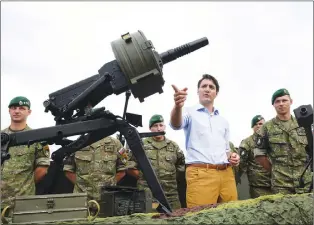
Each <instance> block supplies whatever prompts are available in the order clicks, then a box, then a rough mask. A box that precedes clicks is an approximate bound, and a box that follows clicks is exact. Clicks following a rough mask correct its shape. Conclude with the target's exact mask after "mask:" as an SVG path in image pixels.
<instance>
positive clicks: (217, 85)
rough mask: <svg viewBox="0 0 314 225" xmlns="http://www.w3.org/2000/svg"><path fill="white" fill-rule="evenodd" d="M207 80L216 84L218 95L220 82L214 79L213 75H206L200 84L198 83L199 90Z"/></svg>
mask: <svg viewBox="0 0 314 225" xmlns="http://www.w3.org/2000/svg"><path fill="white" fill-rule="evenodd" d="M205 79H207V80H211V81H213V83H214V84H215V86H216V90H217V93H218V92H219V84H218V81H217V80H216V78H215V77H213V76H212V75H209V74H204V75H203V77H202V79H200V80H199V81H198V83H197V89H198V88H200V85H201V83H202V81H203V80H205Z"/></svg>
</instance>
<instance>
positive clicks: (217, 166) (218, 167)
mask: <svg viewBox="0 0 314 225" xmlns="http://www.w3.org/2000/svg"><path fill="white" fill-rule="evenodd" d="M187 166H193V167H200V168H206V169H215V170H226V169H227V168H228V167H230V164H205V163H204V164H202V163H193V164H188V165H187Z"/></svg>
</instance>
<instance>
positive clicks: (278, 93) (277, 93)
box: [271, 88, 290, 105]
mask: <svg viewBox="0 0 314 225" xmlns="http://www.w3.org/2000/svg"><path fill="white" fill-rule="evenodd" d="M284 95H290V93H289V91H288V90H287V89H285V88H281V89H279V90H277V91H275V93H274V94H273V96H272V97H271V104H272V105H273V104H274V102H275V100H276V98H278V97H282V96H284Z"/></svg>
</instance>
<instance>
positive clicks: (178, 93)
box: [171, 85, 188, 108]
mask: <svg viewBox="0 0 314 225" xmlns="http://www.w3.org/2000/svg"><path fill="white" fill-rule="evenodd" d="M171 86H172V88H173V90H174V95H173V96H174V103H175V106H176V107H177V108H182V107H183V105H184V102H185V100H186V96H187V95H188V93H187V90H188V88H183V89H182V90H179V89H178V88H177V87H176V86H175V85H171Z"/></svg>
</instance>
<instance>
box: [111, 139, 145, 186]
mask: <svg viewBox="0 0 314 225" xmlns="http://www.w3.org/2000/svg"><path fill="white" fill-rule="evenodd" d="M115 141H116V151H117V153H118V159H117V163H116V165H117V173H116V181H117V182H119V181H120V180H121V179H122V178H123V177H124V176H125V175H126V174H128V175H131V176H133V177H135V178H136V179H138V177H139V171H138V169H137V167H136V165H137V163H136V161H135V159H134V157H133V155H132V152H131V151H130V149H128V148H127V147H123V146H122V144H121V143H120V141H118V140H115Z"/></svg>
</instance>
